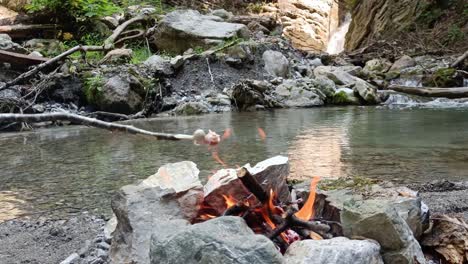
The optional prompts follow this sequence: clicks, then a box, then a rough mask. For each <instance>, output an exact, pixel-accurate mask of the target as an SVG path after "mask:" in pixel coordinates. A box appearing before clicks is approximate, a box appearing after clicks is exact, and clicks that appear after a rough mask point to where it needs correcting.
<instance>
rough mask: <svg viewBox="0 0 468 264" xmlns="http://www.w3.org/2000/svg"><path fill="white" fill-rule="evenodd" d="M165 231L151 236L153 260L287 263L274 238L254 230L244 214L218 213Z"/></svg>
mask: <svg viewBox="0 0 468 264" xmlns="http://www.w3.org/2000/svg"><path fill="white" fill-rule="evenodd" d="M164 233H165V234H161V233H160V234H155V235H153V236H152V238H151V252H150V259H151V263H152V264H166V263H167V264H172V263H205V264H219V263H256V264H262V263H264V264H276V263H278V264H280V263H284V261H283V257H282V256H281V254H280V253H279V251H278V250H277V249H276V247H275V245H274V244H273V242H272V241H271V240H269V239H268V238H267V237H265V236H263V235H256V234H254V232H253V231H252V229H250V228H249V227H248V226H247V224H246V223H245V221H244V220H243V219H242V218H240V217H232V216H228V217H218V218H215V219H212V220H209V221H206V222H204V223H200V224H195V225H192V226H186V227H182V228H179V229H174V228H173V229H172V232H164Z"/></svg>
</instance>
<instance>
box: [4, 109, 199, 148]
mask: <svg viewBox="0 0 468 264" xmlns="http://www.w3.org/2000/svg"><path fill="white" fill-rule="evenodd" d="M59 120H62V121H70V122H73V123H77V124H82V125H86V126H91V127H96V128H102V129H106V130H110V131H118V132H125V133H130V134H135V135H144V136H150V137H154V138H156V139H157V140H176V141H177V140H193V136H192V135H183V134H167V133H158V132H152V131H148V130H143V129H140V128H137V127H134V126H131V125H124V124H118V123H110V122H105V121H101V120H97V119H94V118H89V117H85V116H80V115H75V114H70V113H65V112H64V113H49V114H0V124H1V123H19V122H26V123H39V122H47V121H59Z"/></svg>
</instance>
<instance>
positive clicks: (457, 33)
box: [446, 25, 465, 42]
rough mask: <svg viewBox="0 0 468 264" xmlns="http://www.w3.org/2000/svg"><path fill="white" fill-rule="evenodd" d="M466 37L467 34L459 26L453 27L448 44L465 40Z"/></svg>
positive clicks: (449, 32)
mask: <svg viewBox="0 0 468 264" xmlns="http://www.w3.org/2000/svg"><path fill="white" fill-rule="evenodd" d="M464 37H465V33H464V32H463V30H462V29H461V28H460V27H459V26H457V25H452V26H450V29H449V31H448V34H447V40H446V41H447V42H456V41H459V40H463V38H464Z"/></svg>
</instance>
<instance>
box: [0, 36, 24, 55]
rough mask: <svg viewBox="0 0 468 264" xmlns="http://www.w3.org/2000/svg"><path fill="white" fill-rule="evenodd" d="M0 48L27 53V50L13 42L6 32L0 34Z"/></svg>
mask: <svg viewBox="0 0 468 264" xmlns="http://www.w3.org/2000/svg"><path fill="white" fill-rule="evenodd" d="M0 50H4V51H11V52H18V53H22V54H27V53H28V50H26V49H25V48H23V47H21V45H19V44H18V43H15V42H13V40H12V39H11V37H10V36H8V35H7V34H0Z"/></svg>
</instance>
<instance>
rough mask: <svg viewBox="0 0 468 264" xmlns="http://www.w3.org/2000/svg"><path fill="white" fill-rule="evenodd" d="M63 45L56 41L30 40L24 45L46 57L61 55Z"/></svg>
mask: <svg viewBox="0 0 468 264" xmlns="http://www.w3.org/2000/svg"><path fill="white" fill-rule="evenodd" d="M60 45H61V43H60V41H59V40H56V39H30V40H28V41H26V42H25V43H24V47H25V48H27V49H29V50H31V51H38V52H40V53H41V54H44V55H46V56H53V55H58V54H60V53H61V46H60Z"/></svg>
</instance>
